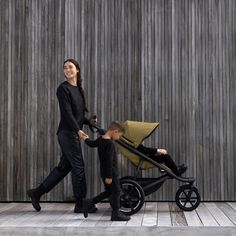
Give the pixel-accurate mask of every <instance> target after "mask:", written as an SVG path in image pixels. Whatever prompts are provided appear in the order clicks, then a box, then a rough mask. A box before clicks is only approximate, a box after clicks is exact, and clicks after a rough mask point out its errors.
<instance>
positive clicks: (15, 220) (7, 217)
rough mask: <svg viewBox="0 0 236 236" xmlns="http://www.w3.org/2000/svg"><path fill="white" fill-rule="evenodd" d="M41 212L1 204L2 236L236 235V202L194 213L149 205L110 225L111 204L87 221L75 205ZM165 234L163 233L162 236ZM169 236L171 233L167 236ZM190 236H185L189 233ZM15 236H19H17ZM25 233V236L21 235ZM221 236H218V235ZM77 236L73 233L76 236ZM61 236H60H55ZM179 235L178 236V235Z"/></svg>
mask: <svg viewBox="0 0 236 236" xmlns="http://www.w3.org/2000/svg"><path fill="white" fill-rule="evenodd" d="M41 206H42V210H41V212H36V211H34V210H33V209H32V205H31V204H30V203H0V235H1V236H2V235H37V232H40V235H42V232H43V235H54V234H53V232H54V231H56V229H57V232H58V230H59V232H60V233H62V234H68V235H70V233H73V230H74V232H80V235H81V233H83V232H84V233H89V232H90V233H92V235H105V234H106V233H107V234H108V235H110V234H111V232H112V233H113V234H114V233H115V232H119V230H122V231H124V232H123V234H122V235H137V234H138V233H141V232H142V235H152V232H153V235H154V234H156V232H158V233H159V235H160V233H161V232H162V231H163V230H164V231H163V232H164V234H163V235H168V236H169V235H172V234H171V233H173V235H176V234H174V233H176V232H181V234H182V235H195V233H196V235H198V236H199V233H200V235H203V234H201V232H202V233H204V232H208V233H207V234H206V235H211V232H212V235H214V236H216V235H227V236H228V235H236V202H224V203H222V202H219V203H201V204H200V206H199V207H198V208H197V209H196V210H195V211H192V212H183V211H181V210H180V209H179V208H178V207H177V206H176V204H175V203H168V202H147V203H146V204H145V206H144V207H143V208H142V209H141V211H140V212H139V213H137V214H136V215H133V216H132V219H131V220H130V221H128V222H111V221H110V208H109V204H108V203H102V204H99V205H98V209H99V210H98V212H97V213H95V214H89V217H88V218H87V219H84V217H83V215H82V214H75V213H73V208H74V204H71V203H70V204H69V203H42V204H41ZM163 232H162V233H163ZM167 232H168V233H167ZM190 232H191V234H185V233H190ZM14 233H16V234H14ZM21 233H22V234H21ZM218 233H219V234H218ZM73 234H74V233H73ZM55 235H60V234H58V233H57V234H55ZM177 235H178V234H177Z"/></svg>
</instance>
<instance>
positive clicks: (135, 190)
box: [120, 179, 145, 215]
mask: <svg viewBox="0 0 236 236" xmlns="http://www.w3.org/2000/svg"><path fill="white" fill-rule="evenodd" d="M120 185H121V196H120V210H121V211H122V212H123V213H124V214H126V215H133V214H135V213H137V212H138V211H139V210H140V209H141V208H142V206H143V204H144V198H145V195H144V191H143V189H142V187H141V186H140V185H139V184H138V183H137V182H136V181H134V180H131V179H121V180H120Z"/></svg>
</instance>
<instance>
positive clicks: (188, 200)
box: [175, 185, 201, 211]
mask: <svg viewBox="0 0 236 236" xmlns="http://www.w3.org/2000/svg"><path fill="white" fill-rule="evenodd" d="M175 201H176V204H177V206H178V207H179V208H180V209H182V210H184V211H192V210H194V209H196V208H197V207H198V206H199V204H200V201H201V197H200V194H199V193H198V190H197V188H196V187H194V186H190V185H183V186H181V187H180V188H179V189H178V191H177V192H176V195H175Z"/></svg>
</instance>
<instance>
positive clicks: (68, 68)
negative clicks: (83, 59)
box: [63, 61, 79, 79]
mask: <svg viewBox="0 0 236 236" xmlns="http://www.w3.org/2000/svg"><path fill="white" fill-rule="evenodd" d="M63 70H64V75H65V77H66V78H67V79H74V78H77V73H78V72H79V70H78V69H77V68H76V66H75V65H74V64H73V63H72V62H70V61H67V62H66V63H65V64H64V68H63Z"/></svg>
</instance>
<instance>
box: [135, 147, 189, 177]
mask: <svg viewBox="0 0 236 236" xmlns="http://www.w3.org/2000/svg"><path fill="white" fill-rule="evenodd" d="M137 150H138V151H139V152H141V153H143V154H145V155H147V156H148V157H150V158H151V159H152V160H154V161H156V162H158V163H164V164H165V165H166V166H167V167H168V168H169V169H170V170H172V172H173V173H174V174H176V175H178V176H180V175H181V174H183V173H184V172H185V171H186V170H187V166H185V165H184V164H182V165H180V166H177V165H176V164H175V162H174V161H173V159H172V158H171V156H170V155H169V154H167V151H166V149H158V148H150V147H145V146H144V145H143V144H140V145H139V146H138V147H137Z"/></svg>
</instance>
